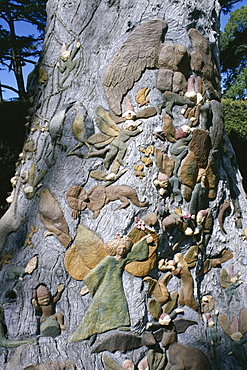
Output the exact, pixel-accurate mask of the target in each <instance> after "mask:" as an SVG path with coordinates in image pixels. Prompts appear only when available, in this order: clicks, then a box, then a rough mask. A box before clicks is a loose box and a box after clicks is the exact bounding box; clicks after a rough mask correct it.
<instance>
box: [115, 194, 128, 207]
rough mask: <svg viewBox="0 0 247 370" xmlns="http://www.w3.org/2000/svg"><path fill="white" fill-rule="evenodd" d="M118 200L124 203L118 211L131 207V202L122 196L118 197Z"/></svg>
mask: <svg viewBox="0 0 247 370" xmlns="http://www.w3.org/2000/svg"><path fill="white" fill-rule="evenodd" d="M118 199H119V200H120V201H121V202H122V204H121V206H119V207H118V208H117V209H122V208H126V207H128V206H129V205H130V201H129V199H128V198H126V197H124V196H121V197H118Z"/></svg>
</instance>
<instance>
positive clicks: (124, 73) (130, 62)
mask: <svg viewBox="0 0 247 370" xmlns="http://www.w3.org/2000/svg"><path fill="white" fill-rule="evenodd" d="M166 29H167V23H166V22H165V21H164V20H161V19H152V20H149V21H147V22H145V23H143V24H141V25H139V26H138V27H136V28H135V29H134V31H133V32H131V34H130V35H129V36H128V37H127V39H126V40H125V41H124V42H123V44H122V45H121V47H120V48H119V50H118V51H117V53H116V54H115V55H114V57H113V58H112V60H111V63H110V65H109V66H108V68H107V70H106V73H105V76H104V82H103V86H104V91H105V94H106V97H107V100H108V104H109V106H110V108H111V109H112V111H113V112H114V113H116V114H117V115H121V101H122V98H123V96H124V95H125V94H126V93H127V92H128V91H129V90H130V89H131V88H132V87H133V85H134V83H135V82H136V81H138V80H139V78H140V77H141V75H142V73H143V72H144V71H145V69H146V68H154V67H155V65H156V61H157V58H158V55H159V51H160V47H161V39H162V36H163V34H164V31H165V30H166Z"/></svg>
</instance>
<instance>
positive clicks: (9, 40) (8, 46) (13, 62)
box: [0, 0, 47, 99]
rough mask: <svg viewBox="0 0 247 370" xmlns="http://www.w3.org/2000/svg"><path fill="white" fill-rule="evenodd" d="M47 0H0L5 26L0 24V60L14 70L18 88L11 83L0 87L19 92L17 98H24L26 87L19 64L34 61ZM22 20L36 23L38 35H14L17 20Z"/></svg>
mask: <svg viewBox="0 0 247 370" xmlns="http://www.w3.org/2000/svg"><path fill="white" fill-rule="evenodd" d="M46 2H47V0H1V1H0V18H1V19H2V20H3V21H4V22H3V23H4V24H6V27H4V26H1V25H0V64H1V65H2V66H3V67H4V68H5V69H8V71H13V72H14V74H15V78H16V82H17V86H18V88H17V90H16V89H14V88H13V87H11V86H7V85H0V87H4V88H8V89H11V90H13V91H15V92H17V93H18V95H19V98H20V99H26V98H27V94H26V89H25V84H24V79H23V72H22V68H23V66H24V65H25V64H26V63H33V64H35V63H36V61H35V60H34V59H36V58H37V57H38V55H39V53H40V49H41V44H42V41H43V37H44V29H45V23H46V11H45V5H46ZM19 21H23V22H26V23H31V24H32V25H34V26H36V28H37V30H38V31H39V35H38V36H34V35H29V36H23V35H20V36H19V35H17V34H16V22H19Z"/></svg>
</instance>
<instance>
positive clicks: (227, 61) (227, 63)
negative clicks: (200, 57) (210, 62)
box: [220, 6, 247, 100]
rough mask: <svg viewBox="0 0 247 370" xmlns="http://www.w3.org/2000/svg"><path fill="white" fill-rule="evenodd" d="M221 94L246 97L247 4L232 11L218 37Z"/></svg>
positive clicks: (228, 96) (240, 97)
mask: <svg viewBox="0 0 247 370" xmlns="http://www.w3.org/2000/svg"><path fill="white" fill-rule="evenodd" d="M220 58H221V60H220V62H221V72H222V74H223V76H222V77H223V79H222V81H223V86H222V88H223V96H224V98H231V99H234V100H236V99H246V97H247V6H242V7H241V8H240V9H237V10H235V11H233V12H232V13H231V15H230V18H229V21H228V22H227V24H226V26H225V28H224V32H221V37H220Z"/></svg>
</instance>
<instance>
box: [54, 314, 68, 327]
mask: <svg viewBox="0 0 247 370" xmlns="http://www.w3.org/2000/svg"><path fill="white" fill-rule="evenodd" d="M54 316H55V317H56V319H57V322H58V323H59V326H60V329H61V330H65V329H66V326H65V325H64V317H63V314H62V313H60V312H57V313H55V315H54Z"/></svg>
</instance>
